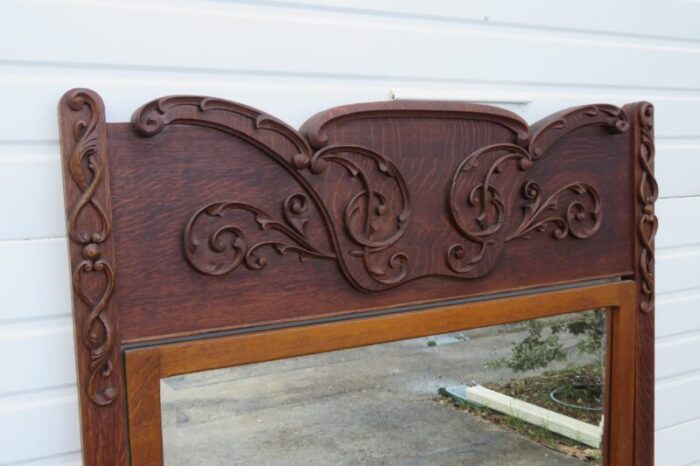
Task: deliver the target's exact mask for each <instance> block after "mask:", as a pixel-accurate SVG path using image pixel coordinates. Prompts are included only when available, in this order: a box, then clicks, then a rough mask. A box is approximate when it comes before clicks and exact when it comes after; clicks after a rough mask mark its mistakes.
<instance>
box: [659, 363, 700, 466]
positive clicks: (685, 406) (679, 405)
mask: <svg viewBox="0 0 700 466" xmlns="http://www.w3.org/2000/svg"><path fill="white" fill-rule="evenodd" d="M696 354H697V353H696ZM695 359H697V358H695ZM698 393H700V375H695V376H694V377H690V378H682V379H679V380H674V381H671V382H657V383H656V407H655V423H656V428H657V429H664V428H667V427H671V426H674V425H677V424H681V423H684V422H688V421H692V420H693V419H700V403H698ZM664 464H665V463H664Z"/></svg>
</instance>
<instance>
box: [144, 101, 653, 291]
mask: <svg viewBox="0 0 700 466" xmlns="http://www.w3.org/2000/svg"><path fill="white" fill-rule="evenodd" d="M375 113H376V114H377V115H378V116H383V117H387V118H390V117H395V118H399V117H404V116H414V117H427V118H443V119H447V118H463V119H480V120H486V121H490V122H493V123H494V124H497V125H499V126H502V127H505V128H507V129H508V130H509V131H510V132H511V134H512V142H503V143H497V144H492V145H488V146H486V147H481V148H479V149H477V150H475V151H472V152H471V153H468V154H465V156H464V158H463V159H462V160H461V161H459V163H458V164H457V165H456V166H455V167H454V168H450V167H446V169H449V170H452V176H451V178H450V181H449V183H447V184H446V185H445V186H444V195H445V199H446V202H445V204H444V211H443V212H442V214H441V215H444V216H446V217H447V218H449V222H450V224H451V225H452V228H454V231H455V232H457V233H458V234H459V237H461V238H462V240H461V241H456V242H452V243H451V244H449V245H447V246H446V247H445V250H444V252H443V254H444V261H443V266H442V269H438V270H432V269H431V270H424V271H420V270H419V271H416V270H415V266H414V264H413V262H412V256H411V254H412V253H411V251H410V249H411V248H410V245H406V246H405V247H402V242H401V238H402V236H404V233H405V231H406V230H407V228H408V227H409V225H410V224H411V216H412V208H411V198H412V197H413V196H416V195H418V194H417V193H412V192H410V189H409V186H408V184H407V182H406V180H405V179H404V177H403V175H402V173H401V172H400V170H399V169H398V168H397V166H396V165H395V164H394V163H392V161H391V160H389V159H388V158H387V157H386V156H384V155H382V154H380V153H378V152H377V151H375V150H373V149H371V148H368V147H363V146H361V145H355V144H333V143H331V142H330V140H329V137H328V135H327V134H326V131H327V128H328V127H329V126H331V125H332V124H335V123H337V122H338V121H347V120H349V119H360V118H365V117H368V116H375V115H373V114H371V112H369V111H365V112H363V113H353V112H351V111H347V112H345V113H343V112H341V113H340V114H337V115H331V116H328V117H325V118H322V119H321V120H320V121H318V120H313V119H312V120H311V122H310V123H307V125H305V128H304V129H303V130H302V131H304V132H305V134H304V135H302V134H300V133H298V132H297V131H295V130H294V129H292V128H290V127H289V126H287V125H286V124H284V123H283V122H281V121H279V120H277V119H275V118H273V117H271V116H269V115H266V114H264V113H261V112H259V111H257V110H254V109H251V108H249V107H245V106H242V105H239V104H235V103H233V102H227V101H222V100H218V99H211V98H202V97H168V98H163V99H160V100H158V101H154V102H151V103H149V104H147V105H145V106H144V107H142V108H141V109H139V110H138V111H137V112H136V113H135V114H134V117H133V120H132V121H133V123H134V126H135V128H136V130H137V131H139V132H140V133H141V134H143V135H145V136H149V137H150V136H154V135H156V134H158V133H159V132H161V131H162V130H163V129H164V128H165V127H166V126H168V125H170V124H187V125H200V126H207V127H213V128H216V129H218V130H221V131H224V132H226V133H229V134H232V135H234V136H236V137H238V138H241V139H243V140H245V141H248V142H250V143H251V144H254V145H255V146H256V147H258V148H260V149H261V150H262V151H263V152H264V153H266V154H267V155H268V156H270V157H271V158H272V159H273V160H275V161H276V162H277V163H278V164H279V165H280V166H281V167H282V168H283V169H284V170H286V172H287V173H288V174H289V175H290V176H291V177H292V178H293V179H294V180H295V181H296V182H297V184H298V185H299V188H300V191H299V192H288V193H285V194H284V195H283V196H281V199H280V203H279V209H280V210H279V214H276V213H270V212H266V211H264V210H262V209H261V208H259V207H257V206H255V205H251V204H249V203H248V204H247V203H241V202H238V201H236V200H235V199H232V200H213V201H212V202H208V203H206V204H205V205H203V206H202V207H200V208H199V209H197V210H196V211H194V212H192V214H191V216H190V218H189V220H188V222H187V223H186V225H184V228H183V245H184V246H183V247H184V249H183V251H184V256H185V259H186V260H187V262H188V263H189V264H190V265H191V266H192V267H193V268H194V269H195V270H197V271H198V272H200V273H203V274H206V275H222V274H226V273H229V272H232V271H234V270H235V269H237V268H239V266H241V265H244V266H245V267H246V268H248V269H251V270H259V269H262V268H264V267H265V266H266V265H267V263H268V260H267V257H266V254H268V253H269V252H271V251H273V252H276V253H277V254H279V255H285V254H289V253H294V254H296V255H297V256H298V257H299V259H300V260H302V259H305V258H315V259H327V260H335V261H337V262H338V264H339V266H340V268H341V270H342V271H343V273H344V274H345V276H346V278H347V279H348V281H349V282H350V283H351V284H352V285H353V286H354V287H355V288H356V289H358V290H360V291H364V292H367V291H379V290H383V289H387V288H391V287H395V286H399V285H402V284H404V283H407V282H408V281H411V280H413V279H416V278H420V277H421V276H427V275H445V276H456V277H460V278H476V277H480V276H483V275H485V274H487V273H488V272H489V271H490V270H492V269H493V267H494V266H495V264H496V262H497V260H498V257H499V256H500V253H501V251H502V249H503V248H504V247H505V245H506V244H507V243H508V242H511V241H513V240H516V239H528V238H530V237H531V236H532V235H533V234H537V233H539V232H545V231H551V234H552V238H553V239H555V240H562V239H565V238H573V239H576V240H584V239H587V238H590V237H592V236H594V235H595V233H596V232H597V231H598V230H599V228H600V225H601V222H602V221H603V205H602V202H601V197H600V195H599V192H598V189H597V188H596V186H594V185H593V184H591V183H589V182H585V181H573V182H567V183H564V184H562V185H560V186H555V187H548V189H549V192H543V188H542V185H541V184H540V183H539V182H538V181H536V180H534V179H528V177H527V175H528V173H529V171H530V170H531V168H532V167H533V166H534V165H535V164H537V163H538V160H539V159H541V158H542V157H543V156H544V155H545V154H546V152H547V150H548V149H549V148H550V147H552V146H553V145H554V144H556V143H557V142H558V141H560V140H561V139H562V138H565V137H566V135H567V134H569V133H571V132H573V131H576V130H578V129H580V128H583V127H590V126H604V127H607V128H609V129H610V130H611V131H612V132H617V133H621V132H625V131H627V129H628V128H629V121H628V117H627V114H626V113H625V112H624V111H623V110H621V109H619V108H617V107H614V106H611V105H589V106H585V107H579V108H574V109H570V110H568V111H566V112H562V113H559V114H556V115H553V116H552V117H550V118H549V119H548V120H546V121H545V122H544V124H542V125H540V126H538V127H537V128H535V127H533V128H531V129H529V130H528V128H527V125H526V124H525V123H524V122H523V121H522V120H520V119H519V118H518V117H517V116H515V115H513V114H510V113H509V112H505V111H501V110H499V109H493V108H491V107H483V108H480V109H479V111H473V112H471V113H468V114H464V112H462V113H459V112H456V111H455V112H450V111H449V110H444V109H443V110H435V109H431V108H424V107H416V108H413V109H406V108H398V107H397V108H393V107H386V106H385V107H381V108H378V109H377V110H376V111H375ZM370 114H371V115H370ZM331 167H336V168H333V169H332V170H337V169H340V170H342V172H344V173H345V176H346V177H347V178H346V179H348V183H350V184H348V185H347V186H348V188H343V189H347V190H348V191H349V192H351V193H352V194H351V195H349V197H348V199H347V201H346V202H345V204H344V205H342V206H341V207H338V206H335V207H332V206H330V205H327V202H326V199H328V197H327V193H325V192H323V191H322V190H319V189H320V188H317V186H316V179H317V178H318V177H325V176H329V175H328V173H329V171H330V170H331ZM334 173H335V175H334V176H339V175H338V174H339V173H340V172H337V171H334ZM645 195H646V194H645ZM310 212H313V213H314V215H309V213H310ZM518 218H520V220H519V221H517V222H515V221H514V220H515V219H518ZM309 222H319V223H321V224H322V227H323V228H324V229H325V231H326V232H327V234H328V238H329V242H328V244H326V243H325V242H324V241H323V240H320V241H319V240H318V238H316V240H314V239H313V238H310V237H309V236H308V235H307V233H306V227H307V225H308V224H309ZM245 225H247V226H248V227H250V226H251V225H253V226H255V227H256V228H254V230H255V231H257V232H258V233H248V234H247V233H245V232H244V226H245ZM251 234H254V235H256V237H255V239H250V238H249V237H248V236H250V235H251ZM314 241H316V243H314ZM345 244H350V246H344V245H345ZM355 261H359V264H361V267H360V268H358V266H357V265H356V263H355Z"/></svg>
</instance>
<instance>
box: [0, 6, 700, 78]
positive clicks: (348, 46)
mask: <svg viewBox="0 0 700 466" xmlns="http://www.w3.org/2000/svg"><path fill="white" fill-rule="evenodd" d="M6 5H7V4H6ZM6 8H8V6H6ZM9 11H11V14H6V15H3V16H0V40H1V41H2V42H3V43H12V47H9V48H8V49H6V51H5V52H4V53H3V54H2V60H3V61H5V62H8V63H17V64H19V63H27V64H28V63H39V64H44V63H60V64H63V65H64V66H70V65H75V64H91V65H99V66H109V67H114V68H124V67H126V66H131V67H139V68H141V69H157V68H168V69H182V68H183V66H185V65H184V64H183V63H186V66H187V68H189V69H192V70H217V71H220V72H227V71H232V70H247V71H248V72H250V73H258V72H269V71H274V72H276V73H280V74H284V75H325V76H329V75H330V76H354V77H379V76H382V77H391V78H392V79H394V80H401V79H406V78H413V79H415V78H421V79H433V78H439V79H440V80H444V81H455V80H473V79H479V80H482V81H485V80H489V81H494V82H498V81H501V82H512V81H513V76H514V71H517V76H518V81H521V82H530V83H532V82H538V83H552V84H561V83H568V84H572V83H581V82H583V83H588V84H595V85H608V86H609V85H616V86H626V87H631V86H650V87H657V88H658V87H662V88H671V87H676V88H686V89H696V90H697V89H700V83H698V80H697V79H696V76H698V74H700V60H698V59H697V58H698V54H699V53H700V50H699V49H698V47H697V46H696V45H695V44H693V45H682V46H681V45H676V44H668V43H661V42H649V43H647V42H646V41H642V40H638V39H634V40H633V39H624V40H623V39H612V38H581V37H578V36H577V37H572V36H570V35H568V34H567V33H565V32H563V31H556V32H554V31H542V30H537V31H534V30H532V31H519V30H518V31H514V30H511V29H508V28H503V29H495V28H492V27H489V26H480V25H470V26H468V27H467V26H465V25H459V24H445V23H442V22H435V21H423V20H417V19H410V18H392V17H386V18H377V17H374V16H358V15H352V16H349V15H344V14H342V13H329V12H316V11H312V10H307V11H298V10H289V11H280V9H279V8H266V7H256V6H249V5H244V6H241V7H240V8H201V7H200V8H195V7H192V6H166V5H162V4H147V3H139V4H135V3H134V4H126V3H124V4H114V3H102V2H84V1H79V2H69V1H64V2H60V3H53V2H31V3H25V2H13V3H12V4H11V8H10V10H9ZM154 15H157V19H154V18H155V16H154ZM80 18H89V20H84V21H80ZM76 22H77V23H78V24H80V27H66V25H73V24H76ZM28 24H31V27H26V25H28ZM37 30H39V31H42V32H41V34H36V33H35V31H37ZM86 37H89V38H90V40H87V41H86V40H85V38H86ZM261 38H265V40H260V39H261ZM213 44H226V45H227V46H226V47H222V46H217V45H213ZM251 44H254V46H251ZM379 44H381V46H380V47H378V45H379ZM183 57H187V61H186V62H183ZM576 57H595V59H594V60H595V61H594V62H591V61H589V60H581V59H577V58H576ZM553 64H557V66H553ZM650 64H653V66H649V65H650ZM475 74H476V75H477V76H478V77H477V78H475Z"/></svg>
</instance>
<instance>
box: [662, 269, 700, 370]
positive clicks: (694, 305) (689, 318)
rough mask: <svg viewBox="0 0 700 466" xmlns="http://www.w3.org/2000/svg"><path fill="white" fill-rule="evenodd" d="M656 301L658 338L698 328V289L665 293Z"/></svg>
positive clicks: (684, 359) (699, 291) (683, 360)
mask: <svg viewBox="0 0 700 466" xmlns="http://www.w3.org/2000/svg"><path fill="white" fill-rule="evenodd" d="M698 266H700V264H698ZM696 270H697V269H696ZM656 301H657V304H656V305H657V308H658V311H659V312H657V314H656V336H657V337H658V338H662V337H668V336H671V335H675V334H679V333H685V332H693V331H696V330H698V329H700V312H699V310H700V290H690V291H685V292H680V293H667V294H664V295H661V296H659V297H658V298H657V300H656ZM687 361H688V358H687V357H685V358H682V360H681V361H680V363H687Z"/></svg>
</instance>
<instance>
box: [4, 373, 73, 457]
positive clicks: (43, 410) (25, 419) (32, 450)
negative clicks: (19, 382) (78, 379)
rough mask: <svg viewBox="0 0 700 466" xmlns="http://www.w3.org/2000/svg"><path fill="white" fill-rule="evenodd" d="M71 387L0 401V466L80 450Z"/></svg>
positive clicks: (6, 398)
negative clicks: (0, 465)
mask: <svg viewBox="0 0 700 466" xmlns="http://www.w3.org/2000/svg"><path fill="white" fill-rule="evenodd" d="M79 431H80V423H79V420H78V401H77V392H76V390H75V387H70V388H63V389H57V390H50V391H45V392H40V393H32V394H28V395H22V396H17V397H4V398H2V399H0V464H6V463H10V464H11V463H13V462H19V461H26V460H30V459H39V458H42V457H46V456H50V455H60V454H64V453H67V452H71V451H77V450H79V449H80V435H79Z"/></svg>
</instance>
